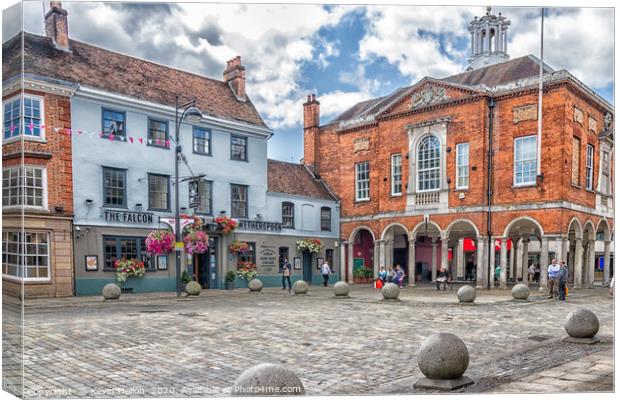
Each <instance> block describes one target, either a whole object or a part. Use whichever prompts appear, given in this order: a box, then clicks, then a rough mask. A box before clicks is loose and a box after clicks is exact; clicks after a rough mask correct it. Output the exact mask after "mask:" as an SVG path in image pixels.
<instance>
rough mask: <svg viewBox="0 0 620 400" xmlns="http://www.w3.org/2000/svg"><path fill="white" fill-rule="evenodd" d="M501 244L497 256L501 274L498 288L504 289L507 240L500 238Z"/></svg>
mask: <svg viewBox="0 0 620 400" xmlns="http://www.w3.org/2000/svg"><path fill="white" fill-rule="evenodd" d="M501 241H502V244H501V249H500V254H499V267H500V269H501V272H500V274H499V288H500V289H506V267H507V265H506V264H507V263H508V239H507V238H501Z"/></svg>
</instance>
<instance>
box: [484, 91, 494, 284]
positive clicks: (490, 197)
mask: <svg viewBox="0 0 620 400" xmlns="http://www.w3.org/2000/svg"><path fill="white" fill-rule="evenodd" d="M487 105H488V107H489V148H488V153H487V159H488V163H487V237H488V238H487V239H488V240H487V242H488V244H487V271H486V273H487V289H491V274H492V273H495V271H491V249H492V248H493V247H494V245H495V243H493V242H492V241H491V235H492V227H491V222H492V219H491V203H492V201H493V112H494V111H495V99H494V98H492V97H489V99H488V101H487Z"/></svg>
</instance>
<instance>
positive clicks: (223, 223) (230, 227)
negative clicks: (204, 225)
mask: <svg viewBox="0 0 620 400" xmlns="http://www.w3.org/2000/svg"><path fill="white" fill-rule="evenodd" d="M215 223H216V224H217V225H218V226H219V227H220V229H222V233H223V234H224V235H228V234H229V233H230V232H232V231H234V230H235V229H236V228H237V221H235V220H234V219H232V218H228V217H226V216H221V217H217V218H216V219H215Z"/></svg>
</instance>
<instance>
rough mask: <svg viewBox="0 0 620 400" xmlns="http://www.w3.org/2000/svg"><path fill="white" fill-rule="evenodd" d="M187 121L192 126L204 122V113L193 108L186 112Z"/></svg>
mask: <svg viewBox="0 0 620 400" xmlns="http://www.w3.org/2000/svg"><path fill="white" fill-rule="evenodd" d="M184 118H185V120H186V121H187V122H189V123H191V124H196V123H198V122H200V121H201V120H202V113H201V112H200V110H199V109H198V107H196V106H191V107H189V108H188V109H187V110H185V117H184Z"/></svg>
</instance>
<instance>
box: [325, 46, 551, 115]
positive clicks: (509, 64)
mask: <svg viewBox="0 0 620 400" xmlns="http://www.w3.org/2000/svg"><path fill="white" fill-rule="evenodd" d="M538 62H539V61H538V58H536V57H534V56H532V55H527V56H523V57H519V58H515V59H513V60H509V61H506V62H503V63H499V64H493V65H489V66H488V67H484V68H478V69H475V70H472V71H467V72H463V73H461V74H457V75H452V76H448V77H446V78H442V79H438V80H439V81H444V82H446V83H451V84H455V85H459V86H462V87H465V88H468V87H469V88H471V89H479V88H480V87H482V86H486V87H492V86H496V85H501V84H504V83H508V82H514V81H517V80H519V79H523V78H528V77H532V76H538V74H539V72H540V71H539V68H540V64H539V63H538ZM543 70H544V72H545V73H548V72H553V69H552V68H551V67H549V66H548V65H546V64H543ZM413 86H415V85H411V86H406V87H402V88H399V89H397V90H395V91H393V92H392V93H390V94H389V95H387V96H384V97H378V98H376V99H370V100H366V101H362V102H360V103H357V104H355V105H354V106H353V107H351V108H349V109H347V110H346V111H344V112H343V113H342V114H340V115H338V116H337V117H336V118H334V119H332V120H331V121H330V122H329V123H328V125H331V124H335V123H339V124H346V123H351V124H352V125H354V123H353V122H354V121H362V120H372V118H373V117H374V116H375V115H377V114H378V113H379V112H380V111H381V110H382V109H383V108H384V107H385V106H387V105H389V104H390V103H392V102H393V101H395V100H397V99H398V98H399V97H400V96H402V95H403V94H404V93H406V92H407V91H409V90H411V88H413Z"/></svg>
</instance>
